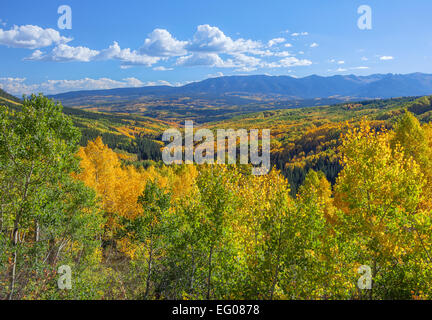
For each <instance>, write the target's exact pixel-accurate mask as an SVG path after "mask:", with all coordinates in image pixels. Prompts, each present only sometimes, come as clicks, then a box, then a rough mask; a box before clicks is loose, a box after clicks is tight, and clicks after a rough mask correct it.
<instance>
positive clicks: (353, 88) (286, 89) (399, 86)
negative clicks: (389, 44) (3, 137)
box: [51, 73, 432, 101]
mask: <svg viewBox="0 0 432 320" xmlns="http://www.w3.org/2000/svg"><path fill="white" fill-rule="evenodd" d="M242 94H246V95H252V96H266V97H273V98H284V99H317V98H330V97H350V98H361V99H363V98H365V99H368V98H392V97H401V96H423V95H430V94H432V74H424V73H411V74H373V75H369V76H356V75H336V76H330V77H322V76H317V75H311V76H308V77H304V78H294V77H290V76H267V75H252V76H224V77H219V78H210V79H206V80H203V81H199V82H193V83H189V84H187V85H184V86H181V87H170V86H152V87H140V88H119V89H109V90H90V91H75V92H67V93H61V94H57V95H52V96H51V97H52V98H54V99H59V100H62V101H67V100H69V99H76V98H84V97H86V96H89V97H90V96H99V97H103V96H116V97H117V98H126V99H127V100H131V99H135V98H140V97H143V96H166V97H169V96H175V97H179V96H215V97H216V96H235V95H242Z"/></svg>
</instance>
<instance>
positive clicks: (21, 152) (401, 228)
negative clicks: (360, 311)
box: [0, 95, 432, 299]
mask: <svg viewBox="0 0 432 320" xmlns="http://www.w3.org/2000/svg"><path fill="white" fill-rule="evenodd" d="M431 102H432V98H431V97H423V98H419V99H417V98H399V99H389V100H375V101H365V102H359V103H348V104H346V103H345V104H338V105H332V106H326V107H324V106H323V107H313V108H304V109H296V110H273V111H265V112H260V113H255V114H249V115H242V116H239V117H237V118H233V119H230V120H224V121H220V122H212V123H208V124H206V126H205V127H207V128H210V129H211V130H216V129H217V128H233V129H238V128H246V129H251V128H260V129H262V128H270V129H271V130H272V162H273V164H275V168H273V169H272V170H271V171H270V173H269V174H267V175H263V176H254V175H252V174H251V173H250V172H251V171H250V168H249V165H174V166H167V165H164V164H163V163H162V162H160V161H159V162H157V160H159V159H160V158H159V157H160V153H159V152H160V147H161V144H160V134H161V132H162V131H163V130H164V129H165V128H168V127H170V126H174V125H178V124H172V123H168V122H162V121H159V120H154V119H149V118H145V117H141V116H135V115H124V114H106V113H89V112H85V111H79V110H78V111H77V110H74V109H67V108H63V107H62V106H61V105H60V104H57V103H54V102H53V101H51V100H49V99H46V98H45V97H43V96H42V95H40V96H31V97H29V98H26V99H25V100H24V101H22V105H19V106H15V107H11V106H7V105H6V106H1V107H0V169H1V170H0V192H1V198H0V201H1V202H0V247H1V248H2V250H0V299H431V298H432V290H431V287H430V283H431V281H432V259H431V257H432V215H431V213H432V202H431V198H432V170H431V166H432V124H431V123H430V121H431V119H430V116H431V112H432V103H431ZM107 144H109V145H107ZM114 148H115V150H113V149H114ZM149 159H152V160H154V161H144V160H149ZM138 164H140V165H138ZM60 266H68V267H69V268H70V269H71V270H72V271H73V273H72V274H73V276H72V280H71V281H72V282H71V286H70V288H69V289H67V290H60V289H59V288H58V282H57V280H58V274H57V271H58V268H59V267H60ZM361 266H363V267H362V268H364V267H365V266H366V267H368V268H370V270H371V276H372V279H373V281H372V283H371V290H360V289H359V288H358V286H357V284H358V279H359V278H360V276H361V275H360V274H359V273H358V270H359V267H361Z"/></svg>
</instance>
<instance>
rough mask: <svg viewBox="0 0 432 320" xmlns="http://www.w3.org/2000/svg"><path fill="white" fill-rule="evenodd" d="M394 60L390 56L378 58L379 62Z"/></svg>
mask: <svg viewBox="0 0 432 320" xmlns="http://www.w3.org/2000/svg"><path fill="white" fill-rule="evenodd" d="M393 59H394V58H393V57H392V56H382V57H380V60H384V61H385V60H393Z"/></svg>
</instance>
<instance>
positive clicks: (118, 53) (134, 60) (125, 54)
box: [96, 42, 161, 67]
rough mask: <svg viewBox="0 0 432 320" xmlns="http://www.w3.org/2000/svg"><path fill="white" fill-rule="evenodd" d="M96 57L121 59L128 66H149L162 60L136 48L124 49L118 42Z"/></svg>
mask: <svg viewBox="0 0 432 320" xmlns="http://www.w3.org/2000/svg"><path fill="white" fill-rule="evenodd" d="M96 58H97V59H100V60H111V59H116V60H120V61H121V62H122V65H123V66H126V67H127V66H133V65H144V66H147V67H149V66H152V65H153V64H155V63H157V62H159V61H160V60H161V58H160V57H151V56H148V55H145V54H139V53H138V52H137V51H136V50H131V49H129V48H126V49H122V48H121V47H120V46H119V44H118V43H117V42H114V43H113V44H112V45H111V46H109V48H108V49H104V50H102V51H101V52H100V54H99V55H98V56H97V57H96Z"/></svg>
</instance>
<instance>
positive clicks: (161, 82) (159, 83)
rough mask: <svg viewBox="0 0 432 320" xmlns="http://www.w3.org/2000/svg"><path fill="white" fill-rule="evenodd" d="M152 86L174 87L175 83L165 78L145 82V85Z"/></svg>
mask: <svg viewBox="0 0 432 320" xmlns="http://www.w3.org/2000/svg"><path fill="white" fill-rule="evenodd" d="M152 86H170V87H172V86H173V85H172V84H171V83H170V82H168V81H165V80H157V81H147V82H146V83H144V87H152Z"/></svg>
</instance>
